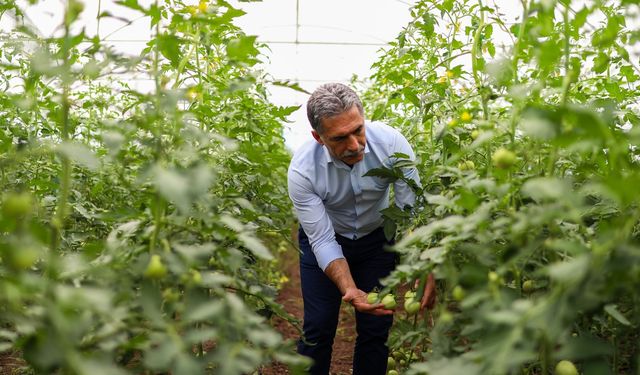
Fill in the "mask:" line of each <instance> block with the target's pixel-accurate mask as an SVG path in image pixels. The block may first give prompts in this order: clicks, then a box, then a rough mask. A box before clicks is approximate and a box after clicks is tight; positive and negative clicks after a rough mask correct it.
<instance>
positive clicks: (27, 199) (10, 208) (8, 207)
mask: <svg viewBox="0 0 640 375" xmlns="http://www.w3.org/2000/svg"><path fill="white" fill-rule="evenodd" d="M31 204H32V201H31V195H30V194H29V193H9V194H6V195H5V196H4V202H3V203H2V213H3V214H4V215H5V216H6V217H9V218H13V219H15V218H19V217H23V216H25V215H27V214H28V213H29V212H31Z"/></svg>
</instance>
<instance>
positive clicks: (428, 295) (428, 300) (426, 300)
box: [420, 273, 436, 311]
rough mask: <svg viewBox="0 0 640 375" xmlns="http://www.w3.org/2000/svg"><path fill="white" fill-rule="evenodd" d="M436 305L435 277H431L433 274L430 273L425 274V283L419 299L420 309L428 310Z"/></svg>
mask: <svg viewBox="0 0 640 375" xmlns="http://www.w3.org/2000/svg"><path fill="white" fill-rule="evenodd" d="M435 305H436V279H435V277H433V274H432V273H430V274H429V276H427V284H426V285H425V287H424V294H423V295H422V300H421V301H420V311H422V310H424V309H425V308H427V309H428V310H431V309H433V307H434V306H435Z"/></svg>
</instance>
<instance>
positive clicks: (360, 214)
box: [288, 83, 435, 375]
mask: <svg viewBox="0 0 640 375" xmlns="http://www.w3.org/2000/svg"><path fill="white" fill-rule="evenodd" d="M307 116H308V118H309V122H310V123H311V127H312V128H313V130H312V131H311V134H312V135H313V138H314V139H315V141H310V142H308V143H306V144H305V145H303V146H302V147H301V148H300V149H299V150H298V151H297V152H296V153H295V155H294V157H293V159H292V161H291V165H290V166H289V174H288V181H289V196H290V198H291V200H292V201H293V205H294V207H295V210H296V213H297V215H298V219H299V221H300V230H299V243H300V249H301V252H302V253H301V256H300V278H301V285H302V296H303V300H304V324H303V330H304V340H300V341H299V343H298V352H299V353H300V354H303V355H306V356H308V357H311V358H312V359H313V361H314V363H313V366H312V367H311V374H328V373H329V367H330V363H331V346H332V344H333V339H334V336H335V332H336V327H337V324H338V314H339V310H340V303H341V300H342V301H345V302H349V303H351V304H352V305H353V306H354V308H355V310H356V331H357V334H358V336H357V338H356V344H355V351H354V359H353V373H354V374H356V375H358V374H366V375H372V374H384V373H385V372H386V366H387V356H388V353H389V349H388V348H387V346H386V341H387V337H388V333H389V328H390V327H391V323H392V319H393V316H392V314H393V311H391V310H385V309H384V306H383V305H382V304H369V303H367V301H366V295H367V292H370V291H371V290H372V289H373V288H375V287H379V286H380V279H381V278H383V277H385V276H387V275H388V274H389V273H390V272H391V271H392V270H393V269H394V267H395V262H396V255H395V254H394V253H392V252H388V251H385V247H386V246H387V245H390V244H391V243H392V242H389V241H387V240H386V238H385V236H384V232H383V230H382V228H381V226H382V222H383V219H382V216H381V214H380V210H382V209H384V208H386V207H388V205H389V185H390V183H389V182H388V181H385V180H384V179H382V178H378V177H364V174H365V173H366V172H367V171H369V170H370V169H372V168H380V167H382V166H390V164H391V163H392V162H393V160H392V159H391V155H393V154H394V153H396V152H401V153H404V154H407V155H410V157H411V158H412V159H413V158H414V153H413V150H412V149H411V146H409V143H408V142H407V140H406V139H405V138H404V137H403V136H402V135H401V134H400V133H399V132H398V131H397V130H395V129H393V128H391V127H389V126H387V125H385V124H382V123H378V122H365V120H364V112H363V108H362V103H361V101H360V99H359V98H358V96H357V94H356V93H355V92H354V91H353V90H351V89H350V88H349V87H347V86H345V85H343V84H338V83H330V84H325V85H322V86H320V87H319V88H318V89H317V90H316V91H315V92H313V94H312V95H311V97H310V98H309V101H308V102H307ZM405 176H406V177H408V178H411V179H414V180H415V181H416V182H419V177H418V173H417V171H416V169H415V168H408V169H407V170H406V171H405ZM393 185H394V193H395V203H396V204H397V205H398V206H400V207H403V208H404V207H405V206H407V205H409V206H411V205H412V204H413V203H414V200H415V196H414V194H413V192H412V190H411V188H410V187H409V186H407V184H406V183H404V182H402V181H396V182H395V183H394V184H393ZM429 280H430V282H429V283H428V287H427V288H426V291H425V294H424V296H423V300H422V307H423V308H424V307H425V306H427V307H430V305H432V304H433V303H434V298H435V292H434V284H433V279H432V278H431V277H430V278H429Z"/></svg>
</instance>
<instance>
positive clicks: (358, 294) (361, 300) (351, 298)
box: [342, 288, 393, 315]
mask: <svg viewBox="0 0 640 375" xmlns="http://www.w3.org/2000/svg"><path fill="white" fill-rule="evenodd" d="M342 300H343V301H345V302H349V303H350V304H351V305H352V306H353V307H354V308H355V309H356V310H357V311H359V312H361V313H365V314H371V315H392V314H393V310H387V309H385V308H384V305H383V304H382V303H369V302H367V293H366V292H364V291H362V290H360V289H357V288H350V289H347V290H346V292H345V294H344V296H342Z"/></svg>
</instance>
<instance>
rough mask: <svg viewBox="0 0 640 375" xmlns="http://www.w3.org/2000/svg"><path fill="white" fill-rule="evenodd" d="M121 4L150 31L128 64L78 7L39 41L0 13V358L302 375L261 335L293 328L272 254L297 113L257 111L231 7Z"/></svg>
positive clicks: (105, 370)
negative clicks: (290, 128) (279, 326)
mask: <svg viewBox="0 0 640 375" xmlns="http://www.w3.org/2000/svg"><path fill="white" fill-rule="evenodd" d="M29 3H31V4H34V3H37V1H29ZM117 3H118V5H119V6H121V7H126V8H129V9H130V10H133V11H135V12H136V13H137V15H138V16H139V17H142V18H144V19H146V20H148V21H149V22H150V27H151V31H152V35H153V36H152V38H151V39H150V40H149V42H148V43H147V44H146V47H145V48H144V50H143V51H142V52H141V54H140V55H139V56H138V55H135V56H131V55H127V54H125V53H122V52H118V51H117V50H116V49H114V48H113V47H112V46H111V45H110V43H109V41H108V40H104V39H102V38H101V36H100V35H98V34H96V35H93V34H91V32H90V31H89V30H88V29H87V28H85V27H84V25H83V24H82V22H81V21H80V15H81V14H82V12H84V7H83V3H82V2H81V1H78V0H68V1H65V2H64V17H62V21H61V22H62V23H61V24H60V25H59V27H58V28H57V29H56V31H55V33H54V35H53V36H51V37H46V38H45V37H40V36H39V34H38V31H37V29H36V28H35V27H33V26H30V24H29V23H28V22H27V19H26V18H25V17H24V15H25V13H26V10H27V8H28V7H29V4H23V2H14V1H9V2H3V4H2V5H0V16H11V17H12V18H14V19H15V20H16V27H15V28H13V29H12V30H10V31H8V32H5V33H3V35H2V41H0V44H2V48H0V73H1V74H0V83H1V84H2V86H3V90H2V92H0V114H1V120H0V149H1V150H2V152H1V153H0V179H1V180H0V181H1V182H0V184H1V186H2V191H3V195H2V212H1V216H0V248H1V251H0V258H1V260H2V261H1V262H0V290H1V292H0V306H1V307H0V321H1V324H2V329H1V330H0V337H1V339H0V340H1V341H0V347H1V348H2V350H3V351H4V350H7V349H9V348H13V349H17V350H20V351H21V353H22V356H23V357H24V359H25V360H26V362H27V363H28V365H29V366H30V367H31V368H32V369H33V370H34V371H35V372H37V373H69V374H71V373H73V374H94V373H97V372H99V373H102V374H121V373H128V372H135V373H165V372H171V373H175V374H199V373H217V374H241V373H248V372H251V371H253V370H255V369H256V368H258V367H259V366H262V365H264V364H268V363H270V362H272V361H274V360H277V361H280V362H284V363H286V364H288V365H289V366H290V368H291V369H292V371H294V372H300V371H301V368H302V367H303V366H304V365H305V364H306V362H305V361H304V360H302V359H300V357H298V356H296V355H294V354H292V353H293V348H292V346H293V345H292V344H291V343H290V342H285V341H284V340H283V339H282V337H281V336H280V335H279V334H278V333H277V332H276V331H275V330H274V329H272V328H271V327H270V325H269V321H268V318H269V316H271V315H273V314H277V315H280V316H282V317H284V318H285V319H287V320H290V321H292V322H294V319H293V317H291V316H289V315H288V314H286V313H285V312H284V311H283V309H282V307H281V306H280V305H278V304H276V303H275V301H274V296H275V292H276V289H275V287H276V285H277V279H278V275H277V269H276V263H275V260H274V258H275V257H274V252H275V251H277V250H276V249H278V248H279V247H281V246H282V244H283V243H285V242H286V241H287V239H288V234H287V233H288V231H289V228H290V227H291V225H292V224H293V223H292V219H291V214H290V207H289V205H288V199H287V196H286V190H285V186H286V183H285V181H286V180H285V176H286V168H287V165H288V160H289V154H288V153H287V152H286V150H285V148H284V142H283V139H282V135H281V133H282V123H283V122H284V121H285V118H286V115H288V114H289V113H291V112H292V111H293V110H295V108H288V107H278V106H275V105H273V104H271V103H269V102H268V100H267V92H266V88H265V87H266V86H265V85H266V83H267V81H266V79H265V77H264V76H263V75H262V73H260V71H259V70H257V69H255V67H254V66H255V64H256V63H257V62H258V61H259V60H260V58H261V55H260V53H259V47H260V46H259V45H258V44H257V43H256V40H255V37H252V36H248V35H245V34H244V33H243V32H242V31H241V30H240V29H239V28H238V27H236V26H235V25H234V23H233V22H234V19H235V18H236V17H238V16H240V15H242V14H243V12H242V11H241V10H239V9H236V8H234V7H233V6H232V5H231V4H229V3H227V2H226V1H222V0H221V1H216V2H208V1H200V2H199V3H198V6H197V7H194V6H189V5H187V4H185V3H184V2H183V1H180V0H175V1H160V0H158V1H153V2H147V4H141V3H139V2H138V1H137V0H122V1H118V2H117ZM98 8H100V7H98ZM96 17H97V19H98V22H100V20H101V19H106V18H116V19H119V20H120V21H123V19H122V17H119V16H118V15H115V14H111V13H109V12H107V11H103V10H100V9H98V14H96ZM124 21H125V22H130V21H132V20H126V19H125V20H124ZM131 77H138V78H142V79H143V80H146V81H147V82H150V87H149V88H144V85H141V86H140V87H135V86H136V85H134V83H132V81H130V78H131ZM265 155H268V157H265Z"/></svg>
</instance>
